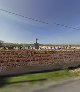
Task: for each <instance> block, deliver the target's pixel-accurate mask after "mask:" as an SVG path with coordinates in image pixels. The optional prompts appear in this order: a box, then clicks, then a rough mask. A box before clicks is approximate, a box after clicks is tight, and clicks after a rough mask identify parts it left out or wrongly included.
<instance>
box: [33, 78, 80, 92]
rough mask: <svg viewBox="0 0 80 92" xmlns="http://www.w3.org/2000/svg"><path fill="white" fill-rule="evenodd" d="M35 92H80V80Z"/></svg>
mask: <svg viewBox="0 0 80 92" xmlns="http://www.w3.org/2000/svg"><path fill="white" fill-rule="evenodd" d="M34 92H80V80H76V81H70V82H65V83H62V84H57V85H51V86H49V87H47V88H44V89H39V90H36V91H34Z"/></svg>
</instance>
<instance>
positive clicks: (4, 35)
mask: <svg viewBox="0 0 80 92" xmlns="http://www.w3.org/2000/svg"><path fill="white" fill-rule="evenodd" d="M0 9H6V10H8V11H11V12H15V13H18V14H21V15H24V16H27V17H32V18H35V19H38V20H41V21H45V22H48V23H49V24H43V23H38V22H35V21H32V20H29V19H25V18H21V17H19V16H15V15H12V14H8V13H6V12H3V11H0V40H4V41H6V42H18V43H34V42H35V39H36V38H38V39H39V42H40V43H52V44H63V43H64V44H66V43H68V44H72V43H74V44H80V30H75V29H69V28H64V27H61V26H57V25H55V24H54V22H56V23H60V24H64V25H68V26H73V27H76V28H80V0H0Z"/></svg>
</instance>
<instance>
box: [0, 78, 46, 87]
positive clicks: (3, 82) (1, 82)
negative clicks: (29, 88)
mask: <svg viewBox="0 0 80 92" xmlns="http://www.w3.org/2000/svg"><path fill="white" fill-rule="evenodd" d="M9 79H10V77H9V78H8V77H0V88H1V87H4V86H6V85H11V84H18V83H27V82H42V81H45V80H47V79H46V78H45V79H37V80H23V81H15V82H9V81H8V80H9Z"/></svg>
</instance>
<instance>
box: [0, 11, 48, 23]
mask: <svg viewBox="0 0 80 92" xmlns="http://www.w3.org/2000/svg"><path fill="white" fill-rule="evenodd" d="M0 11H3V12H6V13H9V14H13V15H17V16H19V17H23V18H26V19H29V20H32V21H36V22H39V23H43V24H48V22H45V21H41V20H38V19H35V18H31V17H27V16H24V15H21V14H17V13H14V12H11V11H8V10H5V9H0Z"/></svg>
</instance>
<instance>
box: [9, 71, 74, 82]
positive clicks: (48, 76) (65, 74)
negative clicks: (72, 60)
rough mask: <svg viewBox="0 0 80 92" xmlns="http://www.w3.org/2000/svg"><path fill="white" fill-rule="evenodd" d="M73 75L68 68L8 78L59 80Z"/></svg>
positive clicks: (11, 79) (15, 80)
mask: <svg viewBox="0 0 80 92" xmlns="http://www.w3.org/2000/svg"><path fill="white" fill-rule="evenodd" d="M72 76H74V74H73V73H71V72H69V71H67V70H63V71H56V72H48V73H38V74H26V75H24V76H18V77H12V78H10V79H9V80H8V82H18V81H30V80H33V81H36V80H41V79H47V80H48V79H49V80H57V79H63V78H66V77H72Z"/></svg>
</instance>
